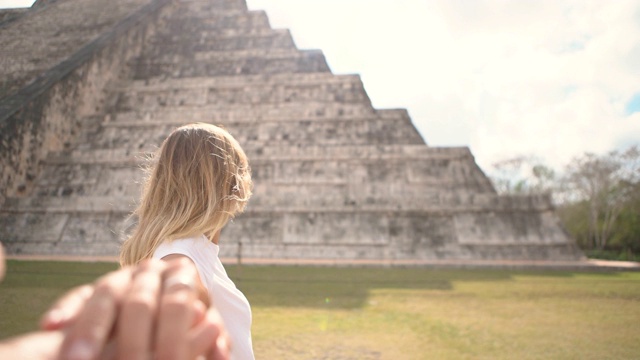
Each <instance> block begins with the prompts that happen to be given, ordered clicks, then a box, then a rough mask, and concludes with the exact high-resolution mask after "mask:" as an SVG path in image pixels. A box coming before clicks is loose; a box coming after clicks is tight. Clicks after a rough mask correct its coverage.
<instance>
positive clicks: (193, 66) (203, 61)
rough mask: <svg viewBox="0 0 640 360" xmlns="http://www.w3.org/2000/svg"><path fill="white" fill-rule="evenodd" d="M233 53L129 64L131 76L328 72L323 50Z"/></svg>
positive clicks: (159, 76)
mask: <svg viewBox="0 0 640 360" xmlns="http://www.w3.org/2000/svg"><path fill="white" fill-rule="evenodd" d="M235 53H237V52H206V53H198V54H197V56H196V58H194V59H186V58H185V57H184V56H182V55H175V56H173V55H171V54H169V55H167V56H166V59H165V62H162V61H159V59H146V60H145V59H141V60H140V61H138V62H136V63H135V64H133V65H132V67H133V71H134V74H135V75H134V79H135V80H141V79H151V78H184V77H199V76H207V77H217V76H231V75H254V74H281V73H314V72H330V70H329V66H328V65H327V62H326V60H325V58H324V54H323V53H322V52H321V51H317V50H308V51H300V52H297V53H290V52H288V51H287V52H286V53H285V52H274V53H273V54H270V53H264V52H263V53H262V54H259V53H257V52H245V53H246V54H245V55H246V56H245V57H243V56H239V57H233V54H235Z"/></svg>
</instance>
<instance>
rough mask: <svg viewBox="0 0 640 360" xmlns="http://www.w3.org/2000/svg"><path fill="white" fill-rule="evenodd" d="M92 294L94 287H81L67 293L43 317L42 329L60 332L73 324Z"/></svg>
mask: <svg viewBox="0 0 640 360" xmlns="http://www.w3.org/2000/svg"><path fill="white" fill-rule="evenodd" d="M92 294H93V286H92V285H83V286H79V287H77V288H74V289H72V290H70V291H69V292H67V293H66V294H65V295H63V296H62V298H60V299H59V300H58V301H56V303H55V304H54V305H53V306H52V307H51V308H50V309H49V310H47V312H46V313H44V314H43V315H42V318H41V319H40V329H42V330H58V329H61V328H63V327H65V326H68V325H69V324H71V323H72V322H73V320H74V319H75V318H76V316H78V313H79V312H80V310H81V309H82V307H83V306H84V304H85V302H86V301H87V299H89V298H90V297H91V295H92Z"/></svg>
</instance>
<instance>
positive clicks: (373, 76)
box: [248, 0, 640, 169]
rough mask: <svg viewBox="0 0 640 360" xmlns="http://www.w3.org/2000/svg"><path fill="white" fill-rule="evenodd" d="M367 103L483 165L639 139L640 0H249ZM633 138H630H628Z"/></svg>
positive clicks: (559, 158)
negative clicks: (362, 90)
mask: <svg viewBox="0 0 640 360" xmlns="http://www.w3.org/2000/svg"><path fill="white" fill-rule="evenodd" d="M248 4H249V6H250V8H252V9H265V10H266V11H267V14H268V15H269V17H270V19H271V22H272V25H274V26H276V27H286V28H290V29H291V31H292V34H293V36H294V38H295V40H296V42H297V44H298V46H299V47H301V48H320V49H322V50H323V51H324V52H325V55H326V56H327V60H328V62H329V64H330V66H331V67H332V70H333V71H334V72H335V73H345V72H351V73H354V72H355V73H360V74H361V75H362V78H363V81H364V84H365V87H366V89H367V92H368V93H369V95H370V97H371V98H372V101H373V103H374V106H376V107H377V108H386V107H404V108H407V109H408V110H409V112H410V114H411V115H412V118H413V121H414V124H415V125H416V127H417V128H418V129H419V130H420V132H421V133H422V134H423V136H424V137H425V138H426V140H427V142H428V143H429V144H430V145H432V146H434V145H435V146H450V145H467V146H470V147H471V150H472V152H473V153H474V155H475V156H476V159H477V161H478V162H479V164H480V165H481V166H482V167H483V168H485V169H486V168H488V167H489V166H490V164H491V163H493V162H495V161H497V160H500V159H502V158H505V157H509V156H517V155H530V156H535V157H538V158H540V159H541V160H543V161H545V162H546V163H547V164H549V165H551V166H554V167H556V168H560V167H561V166H562V165H563V164H564V163H566V162H567V161H569V159H571V158H572V157H574V156H577V155H580V154H582V153H584V152H587V151H589V152H605V151H608V150H612V149H613V148H615V147H616V146H621V145H628V144H630V143H633V142H640V122H639V121H638V120H639V119H638V115H637V114H634V115H632V116H625V114H624V106H625V104H626V102H627V101H628V100H629V99H630V98H631V97H632V96H633V94H634V93H636V92H639V91H640V25H639V24H640V21H639V19H640V3H638V2H637V1H631V0H629V1H624V0H620V1H613V2H605V1H600V0H591V1H585V0H564V1H556V0H544V1H542V0H541V1H518V0H513V1H503V0H500V1H498V0H484V1H480V0H475V1H464V0H434V1H420V0H367V1H365V0H348V1H345V0H341V1H338V0H325V1H317V0H248ZM634 139H635V141H634Z"/></svg>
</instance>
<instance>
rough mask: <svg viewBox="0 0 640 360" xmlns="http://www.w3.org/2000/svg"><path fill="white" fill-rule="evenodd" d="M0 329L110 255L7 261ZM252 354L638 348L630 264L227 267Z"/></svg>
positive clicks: (516, 355)
mask: <svg viewBox="0 0 640 360" xmlns="http://www.w3.org/2000/svg"><path fill="white" fill-rule="evenodd" d="M8 266H9V268H8V274H7V278H6V281H5V282H4V283H3V284H2V285H0V305H1V306H0V338H4V337H7V336H10V335H13V334H16V333H20V332H24V331H27V330H30V329H33V328H34V327H35V323H36V321H37V319H38V317H39V314H40V313H41V312H42V311H44V309H45V308H46V307H47V305H48V304H49V303H50V302H51V301H53V300H54V298H55V297H56V296H57V295H58V294H60V293H61V292H62V291H64V290H65V289H67V288H69V287H71V286H73V285H75V284H79V283H82V282H86V281H90V280H92V279H94V278H95V277H97V276H99V275H100V274H102V273H104V272H105V271H108V270H111V269H115V268H116V265H115V264H108V263H106V264H105V263H98V264H86V263H62V262H28V261H9V263H8ZM227 269H228V272H229V275H230V276H231V278H232V279H234V280H235V281H236V284H237V285H238V287H239V288H240V289H241V290H242V291H243V292H244V293H245V294H246V295H247V297H248V298H249V301H250V302H251V304H252V308H253V321H254V325H253V342H254V350H255V352H256V358H257V359H341V360H342V359H638V358H640V341H638V339H639V338H640V273H571V272H541V271H537V272H533V271H532V272H521V271H498V270H433V269H414V268H397V269H385V268H324V267H271V266H243V267H242V268H238V267H234V266H229V267H227Z"/></svg>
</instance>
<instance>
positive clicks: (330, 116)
mask: <svg viewBox="0 0 640 360" xmlns="http://www.w3.org/2000/svg"><path fill="white" fill-rule="evenodd" d="M112 116H113V117H112V118H111V117H110V118H109V120H108V121H109V122H107V123H106V124H110V123H112V124H114V125H117V124H119V123H125V124H139V125H140V126H144V124H145V123H149V124H156V123H168V124H174V125H178V124H176V121H177V119H183V121H182V123H187V122H197V121H203V122H209V123H215V124H225V123H230V122H234V123H247V124H251V123H256V122H261V121H280V122H287V121H300V120H309V121H330V120H334V119H362V118H373V117H376V116H377V115H376V112H375V110H374V109H373V108H372V107H371V105H370V104H366V103H360V104H347V103H342V104H332V105H331V106H327V104H326V103H315V102H309V103H306V104H298V103H293V104H292V103H289V104H253V105H251V106H246V105H245V106H241V105H239V104H238V105H236V106H228V105H224V106H176V107H172V106H165V107H163V108H161V109H154V110H141V109H132V110H131V111H127V112H118V113H115V114H113V115H112Z"/></svg>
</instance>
